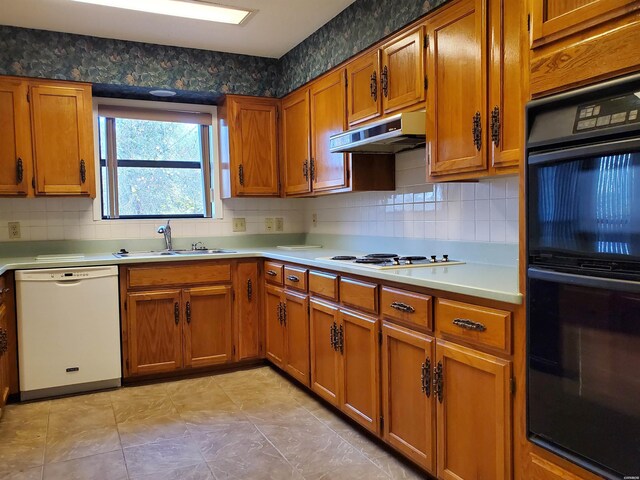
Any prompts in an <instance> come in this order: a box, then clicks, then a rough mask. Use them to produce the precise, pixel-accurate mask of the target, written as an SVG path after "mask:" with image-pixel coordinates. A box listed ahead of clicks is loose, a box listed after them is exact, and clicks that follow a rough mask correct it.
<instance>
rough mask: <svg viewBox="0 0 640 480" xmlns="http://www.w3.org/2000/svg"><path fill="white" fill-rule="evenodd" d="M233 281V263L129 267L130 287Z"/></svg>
mask: <svg viewBox="0 0 640 480" xmlns="http://www.w3.org/2000/svg"><path fill="white" fill-rule="evenodd" d="M230 281H231V265H229V264H228V263H219V264H204V265H203V264H195V262H194V264H193V265H180V266H151V267H135V268H130V269H129V287H131V288H135V287H147V286H153V287H155V286H161V285H163V286H179V287H181V286H183V285H193V284H200V283H219V282H230Z"/></svg>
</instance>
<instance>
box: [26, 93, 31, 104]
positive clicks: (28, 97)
mask: <svg viewBox="0 0 640 480" xmlns="http://www.w3.org/2000/svg"><path fill="white" fill-rule="evenodd" d="M29 102H31V95H29V92H27V103H29Z"/></svg>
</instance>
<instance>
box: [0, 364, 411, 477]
mask: <svg viewBox="0 0 640 480" xmlns="http://www.w3.org/2000/svg"><path fill="white" fill-rule="evenodd" d="M390 478H391V479H419V478H423V477H422V476H421V475H420V474H419V473H417V472H415V471H413V470H411V469H410V468H409V467H407V466H406V465H404V464H403V463H401V462H399V461H398V460H396V459H395V458H394V457H393V456H392V455H390V454H389V453H388V452H387V451H385V450H384V449H382V448H380V447H379V446H378V445H376V444H375V443H373V442H371V441H370V440H369V439H368V438H367V437H366V436H365V435H363V434H362V433H360V432H358V431H357V430H355V429H354V428H353V427H352V426H351V425H349V424H348V423H346V422H345V421H343V420H342V419H341V418H340V417H338V416H337V415H335V414H334V413H333V412H331V411H330V410H328V409H326V408H325V407H324V406H323V405H321V404H320V403H319V402H317V401H316V400H315V399H314V398H313V397H311V396H310V395H309V394H307V393H306V392H305V391H304V390H302V389H300V388H298V387H297V386H295V385H294V384H292V383H291V382H289V381H288V380H287V379H285V378H283V377H282V376H280V375H279V374H277V373H276V372H274V371H273V370H272V369H270V368H269V367H262V368H257V369H254V370H247V371H241V372H234V373H228V374H222V375H216V376H209V377H203V378H197V379H190V380H181V381H176V382H170V383H162V384H156V385H151V386H141V387H130V388H122V389H120V390H117V391H111V392H103V393H96V394H90V395H84V396H77V397H71V398H64V399H60V400H51V401H44V402H37V403H31V404H25V405H10V406H8V407H7V408H6V411H5V413H4V416H3V418H2V420H1V421H0V479H11V480H32V479H33V480H41V479H44V480H53V479H64V480H85V479H87V480H89V479H90V480H126V479H132V480H143V479H144V480H206V479H211V480H213V479H216V480H222V479H243V480H253V479H256V480H262V479H265V480H266V479H273V480H285V479H313V480H320V479H322V480H329V479H345V480H346V479H348V480H358V479H363V480H365V479H366V480H374V479H385V480H387V479H390Z"/></svg>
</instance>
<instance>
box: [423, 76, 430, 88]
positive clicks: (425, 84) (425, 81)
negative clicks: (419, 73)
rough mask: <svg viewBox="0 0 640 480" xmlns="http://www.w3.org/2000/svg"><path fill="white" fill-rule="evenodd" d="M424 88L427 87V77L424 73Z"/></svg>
mask: <svg viewBox="0 0 640 480" xmlns="http://www.w3.org/2000/svg"><path fill="white" fill-rule="evenodd" d="M424 89H425V90H428V89H429V77H427V76H426V75H425V76H424Z"/></svg>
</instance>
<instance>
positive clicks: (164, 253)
mask: <svg viewBox="0 0 640 480" xmlns="http://www.w3.org/2000/svg"><path fill="white" fill-rule="evenodd" d="M175 254H176V253H175V252H173V251H171V252H170V251H167V250H162V251H160V252H118V253H114V254H113V255H114V256H115V257H117V258H144V257H166V256H170V255H175Z"/></svg>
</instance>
